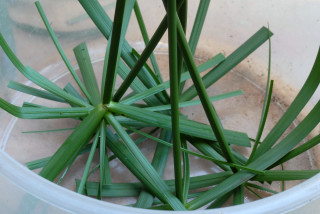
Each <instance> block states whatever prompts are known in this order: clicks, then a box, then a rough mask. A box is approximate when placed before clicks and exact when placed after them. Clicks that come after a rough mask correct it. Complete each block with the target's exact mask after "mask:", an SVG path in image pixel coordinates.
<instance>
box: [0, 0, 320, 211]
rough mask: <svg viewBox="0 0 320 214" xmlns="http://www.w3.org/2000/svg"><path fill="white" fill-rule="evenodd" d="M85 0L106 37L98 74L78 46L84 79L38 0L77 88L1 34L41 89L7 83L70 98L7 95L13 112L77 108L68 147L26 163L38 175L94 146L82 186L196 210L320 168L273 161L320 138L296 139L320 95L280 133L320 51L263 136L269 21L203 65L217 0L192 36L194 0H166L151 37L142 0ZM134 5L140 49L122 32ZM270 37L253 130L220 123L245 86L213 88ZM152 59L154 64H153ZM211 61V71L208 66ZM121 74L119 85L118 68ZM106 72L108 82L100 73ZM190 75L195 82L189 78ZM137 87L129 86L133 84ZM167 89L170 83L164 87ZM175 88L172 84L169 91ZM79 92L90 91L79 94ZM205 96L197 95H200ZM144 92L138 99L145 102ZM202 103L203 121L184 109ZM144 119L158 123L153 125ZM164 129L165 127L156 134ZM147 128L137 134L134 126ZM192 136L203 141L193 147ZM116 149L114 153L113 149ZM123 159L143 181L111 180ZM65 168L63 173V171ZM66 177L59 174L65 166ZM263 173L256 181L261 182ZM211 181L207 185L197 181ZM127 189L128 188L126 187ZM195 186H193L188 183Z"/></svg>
mask: <svg viewBox="0 0 320 214" xmlns="http://www.w3.org/2000/svg"><path fill="white" fill-rule="evenodd" d="M79 2H80V4H81V5H82V7H83V8H84V10H85V11H86V12H87V14H88V15H89V17H90V18H91V19H92V21H93V22H94V23H95V25H96V26H97V28H98V29H99V30H100V32H101V33H102V34H103V35H104V36H105V37H106V39H108V44H107V48H106V54H105V60H104V68H103V74H102V77H101V78H96V76H95V73H94V71H93V67H92V64H91V60H90V57H89V53H88V50H87V47H86V44H85V43H82V44H79V45H78V46H77V47H75V48H74V54H75V56H76V59H77V62H78V65H79V69H80V72H81V75H82V79H83V80H84V81H83V82H82V81H81V79H80V77H79V76H78V74H77V73H76V72H75V70H74V68H73V67H72V65H71V63H70V62H69V60H68V59H67V57H66V55H65V54H64V51H63V49H62V47H61V45H60V43H59V41H58V39H57V37H56V35H55V33H54V31H53V30H52V28H51V26H50V22H49V21H48V18H47V17H46V15H45V13H44V11H43V9H42V7H41V4H40V3H39V2H36V7H37V9H38V11H39V14H40V16H41V18H42V20H43V22H44V25H45V26H46V28H47V30H48V33H49V34H50V36H51V38H52V40H53V43H54V44H55V46H56V48H57V50H58V52H59V54H60V55H61V57H62V59H63V61H64V62H65V64H66V66H67V68H68V70H69V71H70V74H71V75H72V77H73V78H74V80H75V82H76V84H77V85H78V86H79V88H80V90H81V92H80V93H79V92H77V91H76V90H75V89H74V88H73V87H72V86H71V85H67V86H66V87H65V88H64V89H62V88H60V87H58V86H57V85H56V84H55V83H54V82H51V81H50V80H48V79H47V78H46V77H44V76H42V75H41V74H39V73H38V72H36V71H35V70H33V69H32V68H30V67H28V66H25V65H24V64H22V62H21V61H20V60H19V59H18V58H17V57H16V56H15V54H14V52H13V51H12V50H11V48H10V47H9V45H8V44H7V43H6V40H5V38H4V37H3V36H2V35H0V45H1V47H2V49H3V50H4V52H5V53H6V55H7V56H8V57H9V59H10V60H11V62H12V63H13V64H14V65H15V67H16V68H17V69H18V70H19V71H20V72H21V73H22V74H23V75H24V76H26V77H27V78H28V79H29V80H30V81H32V82H33V83H35V84H36V85H38V86H39V87H40V88H41V89H38V88H33V87H30V86H26V85H23V84H20V83H17V82H10V84H9V87H10V88H12V89H15V90H18V91H21V92H24V93H27V94H31V95H34V96H38V97H41V98H45V99H48V100H53V101H56V102H63V103H67V104H69V105H70V107H66V108H49V107H47V106H44V105H41V106H39V105H35V104H32V103H24V104H23V106H22V107H18V106H15V105H12V104H10V103H8V102H6V101H5V100H3V99H0V106H1V108H3V109H4V110H5V111H7V112H9V113H10V114H12V115H14V116H16V117H19V118H24V119H53V118H54V119H59V118H71V119H75V120H79V121H80V125H78V126H77V127H76V128H75V129H74V130H73V132H72V134H71V135H70V136H69V137H68V138H67V139H66V141H65V142H64V143H63V144H62V145H61V147H60V148H59V149H58V150H57V151H56V152H55V153H54V154H53V156H51V157H47V158H44V159H40V160H35V161H33V162H30V163H27V166H28V167H29V168H30V169H36V168H42V169H41V171H40V173H39V175H40V176H42V177H44V178H46V179H48V180H50V181H57V179H58V180H61V179H63V175H64V173H68V169H69V168H70V166H71V165H72V163H73V162H74V161H75V159H76V158H77V157H78V156H81V155H82V154H84V153H89V156H88V160H87V163H86V166H85V170H84V172H83V176H82V178H81V179H79V180H77V181H76V183H77V192H78V193H80V194H87V195H91V196H96V197H97V198H99V199H101V198H103V197H121V196H138V199H137V203H136V204H134V206H136V207H142V208H148V209H168V210H170V209H172V210H194V209H198V208H202V207H204V206H206V208H207V209H212V208H216V207H220V206H223V205H224V204H225V202H226V201H227V200H228V199H229V198H230V197H231V196H233V199H232V200H233V204H234V205H237V204H241V203H244V197H245V196H244V189H248V190H249V191H252V192H253V193H254V194H256V195H257V197H259V194H258V193H257V191H256V190H259V191H265V192H271V193H273V194H274V193H275V191H274V190H272V189H269V188H266V187H264V186H263V183H265V182H269V183H271V182H273V181H279V180H280V181H285V180H295V179H308V178H310V177H312V176H313V175H315V174H316V173H318V172H319V170H301V171H296V170H295V171H290V170H274V169H273V168H274V167H276V166H279V165H281V164H282V163H284V162H286V161H288V160H290V159H292V158H294V157H296V156H297V155H299V154H301V153H303V152H305V151H307V150H308V149H310V148H312V147H313V146H315V145H317V143H319V135H317V136H315V137H313V138H312V139H310V140H309V141H307V142H305V143H303V144H302V145H299V146H297V145H298V144H299V143H300V142H301V141H302V140H303V139H304V138H305V137H307V136H308V134H309V133H310V132H311V131H312V130H313V129H314V128H315V127H316V126H317V125H318V124H319V118H320V104H319V101H318V103H317V104H316V105H315V106H314V107H313V109H312V110H311V111H310V112H309V114H308V115H307V116H306V117H305V118H304V119H303V120H302V121H301V122H300V124H299V125H298V126H297V127H295V128H294V129H293V130H292V131H291V132H290V133H289V134H288V135H287V136H285V137H284V138H283V139H280V138H281V136H282V135H283V133H284V132H285V131H286V130H287V128H288V127H289V126H290V124H292V122H293V121H294V120H295V119H296V117H297V116H298V114H299V113H300V112H301V111H302V109H303V108H304V106H305V105H306V104H307V103H308V101H309V99H310V97H311V96H312V95H313V93H314V92H315V90H316V89H317V87H318V85H319V82H320V71H319V70H320V56H319V55H318V56H317V57H316V60H315V63H314V66H313V68H312V70H311V72H310V75H309V77H308V79H307V80H306V82H305V84H304V86H303V87H302V89H301V90H300V92H299V94H298V95H297V96H296V98H295V99H294V101H293V102H292V104H291V105H290V107H289V108H288V109H287V110H286V112H285V113H284V115H283V116H282V117H281V118H279V121H278V123H277V124H276V125H275V126H274V127H273V128H272V130H271V131H270V132H269V133H268V134H267V136H266V137H265V138H264V139H262V132H263V130H264V126H265V122H266V120H267V114H268V108H269V105H270V101H271V97H272V89H273V84H274V83H273V81H272V80H270V62H271V36H272V33H271V32H270V30H269V29H268V28H265V27H262V28H261V29H260V30H259V31H257V32H256V33H255V34H254V35H253V36H252V37H250V38H249V39H248V40H247V41H246V42H245V43H244V44H243V45H241V46H240V47H239V48H238V49H236V50H235V51H234V52H233V53H232V54H230V55H229V56H227V57H225V56H223V55H222V54H218V55H217V56H215V57H213V58H212V59H210V60H208V61H207V62H204V63H203V64H201V65H199V66H197V65H196V63H195V59H194V53H195V50H196V46H197V43H198V40H199V36H200V33H201V28H202V26H203V22H204V19H205V16H206V13H207V8H208V4H209V2H210V1H206V0H202V1H200V4H199V9H198V13H197V14H196V19H195V23H194V28H193V29H192V33H191V36H190V39H189V41H188V40H187V38H186V35H185V31H186V29H185V28H186V21H187V3H188V2H187V1H186V0H185V1H182V0H181V1H163V5H164V7H165V9H166V11H167V13H166V15H165V16H164V17H163V19H162V21H161V23H160V24H159V26H158V27H157V29H156V31H155V33H154V34H153V36H152V37H151V38H150V40H149V38H148V36H147V32H146V29H145V26H144V22H143V18H142V15H143V14H141V12H140V10H139V5H138V2H137V1H134V0H118V1H117V2H116V6H115V14H114V19H113V20H114V22H112V21H111V19H110V17H109V16H108V15H107V14H106V13H105V11H104V10H103V7H102V6H101V5H100V4H99V2H98V1H96V0H91V1H88V0H79ZM133 11H134V13H135V15H136V17H137V19H138V23H139V26H140V30H141V33H142V35H143V38H144V41H145V44H146V46H145V49H144V50H143V51H142V52H141V53H138V52H137V51H135V50H134V49H133V48H132V47H131V46H130V45H129V43H128V42H127V41H126V40H125V35H126V31H127V27H128V24H129V20H130V17H131V13H132V12H133ZM166 31H168V47H169V50H168V54H169V65H168V66H169V70H170V80H169V81H166V82H164V81H163V78H162V77H161V71H160V70H159V68H158V66H157V61H156V58H155V57H154V53H153V52H154V49H155V48H156V46H157V45H158V43H159V42H160V39H161V38H162V37H163V36H164V34H165V32H166ZM266 41H269V66H268V68H269V69H268V78H267V86H266V93H265V99H264V105H263V109H262V113H261V122H260V124H259V129H258V133H257V135H256V136H255V138H254V139H253V138H249V137H248V135H247V134H246V133H242V132H239V131H235V130H228V129H225V128H224V127H223V124H222V123H221V121H220V118H219V115H218V113H217V112H216V110H215V108H214V104H212V101H213V100H216V99H226V98H229V97H231V96H237V95H239V94H241V91H233V92H230V93H227V94H223V95H219V96H215V97H209V95H208V92H207V88H208V87H209V86H211V85H212V84H214V83H216V82H217V81H218V80H219V79H220V78H221V77H223V76H224V75H225V74H227V73H228V72H229V71H231V70H232V69H233V68H234V67H235V66H236V65H237V64H238V63H240V62H241V61H242V60H243V59H245V58H246V57H247V56H248V55H249V54H250V53H252V52H253V51H254V50H255V49H257V48H258V47H259V46H260V45H262V44H263V43H264V42H266ZM148 59H150V61H151V66H150V65H148V64H147V60H148ZM207 69H209V70H210V71H209V72H207V73H206V74H205V75H204V76H202V77H201V76H200V73H201V72H204V71H205V70H207ZM117 75H119V76H120V77H121V78H122V79H123V81H122V82H121V84H120V86H119V87H118V88H116V87H115V81H116V76H117ZM100 79H101V83H102V84H101V88H99V87H98V84H97V81H98V80H100ZM188 79H191V80H192V82H193V85H192V86H191V87H184V82H185V81H186V80H188ZM129 88H131V90H132V93H130V94H126V92H127V91H128V89H129ZM167 89H168V90H167ZM168 91H169V92H170V93H168ZM80 94H83V96H82V95H80ZM195 97H198V98H196V99H193V98H195ZM140 101H142V102H141V103H138V102H140ZM193 105H201V106H202V107H203V110H204V112H205V115H206V117H207V119H208V121H209V123H208V124H203V123H199V122H196V121H193V120H190V119H187V118H186V115H183V113H182V112H181V111H180V108H181V107H185V106H193ZM146 127H152V128H153V130H152V131H151V132H150V133H148V132H147V131H145V128H146ZM154 131H160V137H155V136H154V135H152V133H153V132H154ZM136 134H138V135H140V136H141V138H139V139H138V140H134V139H133V138H132V136H133V135H136ZM145 139H151V140H153V141H155V142H157V147H156V149H155V151H154V157H153V160H152V162H151V163H150V162H149V161H148V160H147V159H146V157H145V156H144V154H143V153H142V152H141V150H140V148H139V147H138V146H137V145H136V144H138V143H139V142H140V141H143V140H145ZM188 145H193V146H194V147H195V148H197V150H198V151H197V152H196V151H192V150H191V149H190V147H189V146H188ZM232 145H237V146H240V147H252V150H251V153H250V156H245V155H243V154H241V153H239V152H237V151H236V150H235V149H233V148H232ZM171 147H172V150H173V160H174V164H173V165H174V180H163V179H162V174H163V171H164V169H165V165H166V160H167V157H168V154H169V150H170V148H171ZM107 150H111V151H112V153H113V155H109V153H108V152H107ZM98 154H99V160H100V163H99V165H98V166H97V167H96V169H99V170H100V181H99V182H90V180H89V178H90V174H91V173H92V171H90V167H91V164H92V159H93V157H94V156H95V155H98ZM189 155H193V156H198V157H199V158H203V159H207V160H209V161H211V162H213V164H215V165H217V166H219V167H220V169H221V171H220V172H218V173H212V174H208V175H203V176H195V177H194V176H190V166H191V164H192V162H190V160H189ZM113 159H119V160H120V161H121V162H122V163H123V164H124V165H125V166H126V167H127V168H128V169H129V170H130V171H131V172H132V173H133V174H134V175H135V176H136V177H137V179H138V180H139V182H136V183H114V182H113V181H112V179H111V173H112V172H111V171H110V167H109V162H110V161H112V160H113ZM63 172H64V173H63ZM61 173H63V174H62V177H61V178H60V179H59V178H58V177H59V175H60V174H61ZM254 181H258V182H254ZM200 188H206V189H205V190H199V189H200ZM120 190H121V191H120ZM190 190H195V191H196V192H191V191H190Z"/></svg>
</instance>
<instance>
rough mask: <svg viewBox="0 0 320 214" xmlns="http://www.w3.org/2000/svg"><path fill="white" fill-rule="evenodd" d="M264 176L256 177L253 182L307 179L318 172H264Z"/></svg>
mask: <svg viewBox="0 0 320 214" xmlns="http://www.w3.org/2000/svg"><path fill="white" fill-rule="evenodd" d="M264 172H265V174H264V175H257V176H255V177H254V178H252V180H253V181H290V180H303V179H309V178H311V177H312V176H314V175H316V174H318V173H319V172H320V170H266V171H264Z"/></svg>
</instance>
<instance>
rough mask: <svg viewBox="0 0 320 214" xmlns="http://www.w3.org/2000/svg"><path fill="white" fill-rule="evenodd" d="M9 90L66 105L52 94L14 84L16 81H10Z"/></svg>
mask: <svg viewBox="0 0 320 214" xmlns="http://www.w3.org/2000/svg"><path fill="white" fill-rule="evenodd" d="M8 88H11V89H14V90H16V91H20V92H23V93H25V94H30V95H33V96H36V97H41V98H44V99H47V100H53V101H57V102H61V103H65V102H66V101H65V100H64V99H62V98H60V97H58V96H56V95H54V94H52V93H50V92H47V91H44V90H40V89H36V88H33V87H30V86H27V85H23V84H21V83H18V82H14V81H10V82H9V84H8Z"/></svg>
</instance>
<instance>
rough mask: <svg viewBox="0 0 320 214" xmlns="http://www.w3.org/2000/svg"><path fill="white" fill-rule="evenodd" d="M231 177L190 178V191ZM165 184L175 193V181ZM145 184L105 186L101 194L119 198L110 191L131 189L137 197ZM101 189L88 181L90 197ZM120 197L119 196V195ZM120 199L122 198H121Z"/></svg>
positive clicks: (223, 173)
mask: <svg viewBox="0 0 320 214" xmlns="http://www.w3.org/2000/svg"><path fill="white" fill-rule="evenodd" d="M230 175H232V172H231V171H230V172H219V173H213V174H208V175H201V176H194V177H190V189H199V188H203V187H208V186H212V185H216V184H218V183H220V182H221V181H223V180H224V179H226V178H228V177H229V176H230ZM164 182H165V183H166V184H167V185H168V187H169V188H170V189H171V191H174V185H175V184H174V180H173V179H172V180H164ZM79 183H80V181H79V180H76V184H77V186H78V185H79ZM144 188H145V187H144V184H142V183H140V182H135V183H112V184H108V185H104V186H103V190H102V193H101V196H102V197H115V196H117V194H118V193H117V192H116V193H112V192H109V191H108V190H110V189H121V190H125V189H127V190H130V189H135V191H134V193H135V194H134V195H133V194H132V193H131V195H130V196H137V194H139V192H137V191H136V190H141V189H144ZM98 189H99V183H98V182H91V181H87V182H86V190H87V192H88V195H91V196H96V195H97V193H98ZM120 194H122V195H124V194H126V196H128V193H120ZM118 196H119V195H118ZM119 197H120V196H119Z"/></svg>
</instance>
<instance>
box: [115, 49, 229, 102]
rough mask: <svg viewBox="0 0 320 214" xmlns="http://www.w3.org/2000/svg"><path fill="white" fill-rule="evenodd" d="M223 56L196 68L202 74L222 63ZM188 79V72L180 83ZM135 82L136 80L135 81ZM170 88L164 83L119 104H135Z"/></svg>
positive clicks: (168, 84)
mask: <svg viewBox="0 0 320 214" xmlns="http://www.w3.org/2000/svg"><path fill="white" fill-rule="evenodd" d="M224 59H225V58H224V56H223V55H222V54H218V55H216V56H214V57H213V58H211V59H210V60H208V61H207V62H204V63H202V64H201V65H200V66H198V71H199V72H200V73H202V72H204V71H205V70H207V69H209V68H211V67H213V66H215V65H217V64H218V63H220V62H222V61H223V60H224ZM189 78H190V74H189V73H188V72H185V73H183V74H182V75H181V78H180V81H185V80H187V79H189ZM135 80H136V79H135ZM169 87H170V83H169V81H166V82H164V83H161V84H159V85H157V86H155V87H153V88H150V89H145V90H143V91H141V93H138V94H136V95H134V96H132V97H129V98H128V99H126V100H121V101H120V102H121V103H123V104H132V103H135V102H136V101H139V100H141V99H145V98H147V97H149V96H151V95H154V94H156V93H159V92H161V91H164V90H166V89H168V88H169Z"/></svg>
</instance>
